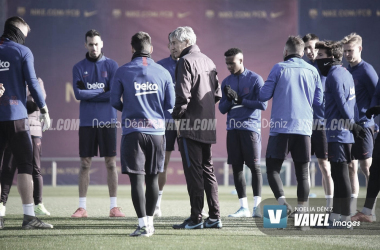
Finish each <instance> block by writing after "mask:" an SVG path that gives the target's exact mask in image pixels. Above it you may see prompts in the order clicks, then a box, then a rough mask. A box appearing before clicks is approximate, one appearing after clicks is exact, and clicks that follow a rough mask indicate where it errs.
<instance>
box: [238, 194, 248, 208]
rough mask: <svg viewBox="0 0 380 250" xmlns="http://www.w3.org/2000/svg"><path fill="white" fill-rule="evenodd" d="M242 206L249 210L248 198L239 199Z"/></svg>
mask: <svg viewBox="0 0 380 250" xmlns="http://www.w3.org/2000/svg"><path fill="white" fill-rule="evenodd" d="M239 202H240V206H241V207H244V208H248V199H247V197H244V198H241V199H239Z"/></svg>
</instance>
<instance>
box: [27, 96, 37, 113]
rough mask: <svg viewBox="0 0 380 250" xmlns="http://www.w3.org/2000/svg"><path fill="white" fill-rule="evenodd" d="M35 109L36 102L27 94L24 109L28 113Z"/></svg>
mask: <svg viewBox="0 0 380 250" xmlns="http://www.w3.org/2000/svg"><path fill="white" fill-rule="evenodd" d="M37 110H38V106H37V103H35V102H34V101H33V97H31V96H30V95H28V97H27V98H26V111H27V112H28V115H29V114H31V113H33V112H35V111H37Z"/></svg>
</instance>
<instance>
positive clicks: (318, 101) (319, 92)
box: [313, 74, 324, 107]
mask: <svg viewBox="0 0 380 250" xmlns="http://www.w3.org/2000/svg"><path fill="white" fill-rule="evenodd" d="M315 86H316V87H315V92H314V99H313V107H319V106H321V105H324V95H323V88H322V83H321V78H320V77H319V74H316V80H315Z"/></svg>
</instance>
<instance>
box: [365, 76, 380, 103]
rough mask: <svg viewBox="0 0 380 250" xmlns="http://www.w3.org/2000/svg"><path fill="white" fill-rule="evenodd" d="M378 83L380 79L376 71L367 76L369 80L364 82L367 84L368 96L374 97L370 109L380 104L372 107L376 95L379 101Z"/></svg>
mask: <svg viewBox="0 0 380 250" xmlns="http://www.w3.org/2000/svg"><path fill="white" fill-rule="evenodd" d="M378 81H379V77H378V75H377V73H376V71H375V70H371V71H369V72H368V74H367V80H366V81H365V82H364V84H365V88H366V90H367V93H368V95H369V96H371V97H372V98H371V104H370V107H373V106H376V105H379V104H376V105H372V101H373V97H374V96H375V95H376V94H377V95H378V97H377V99H378V100H379V96H380V93H379V92H380V89H379V88H378V87H377V84H378ZM370 107H369V108H370Z"/></svg>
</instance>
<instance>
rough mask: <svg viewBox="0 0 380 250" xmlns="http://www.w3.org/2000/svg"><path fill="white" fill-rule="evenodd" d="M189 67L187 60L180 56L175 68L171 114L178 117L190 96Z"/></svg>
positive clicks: (175, 117)
mask: <svg viewBox="0 0 380 250" xmlns="http://www.w3.org/2000/svg"><path fill="white" fill-rule="evenodd" d="M191 79H192V77H191V68H190V65H189V62H188V61H186V60H184V59H183V58H181V59H180V60H179V61H178V64H177V68H176V80H177V82H176V85H175V95H176V98H175V105H174V109H173V113H172V116H173V118H174V119H180V118H181V117H182V116H183V114H184V113H185V112H186V109H187V105H188V103H189V102H190V98H191V88H192V86H191Z"/></svg>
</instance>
